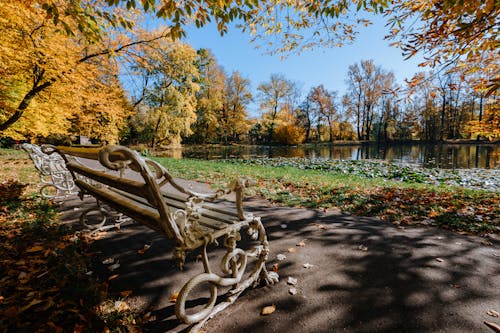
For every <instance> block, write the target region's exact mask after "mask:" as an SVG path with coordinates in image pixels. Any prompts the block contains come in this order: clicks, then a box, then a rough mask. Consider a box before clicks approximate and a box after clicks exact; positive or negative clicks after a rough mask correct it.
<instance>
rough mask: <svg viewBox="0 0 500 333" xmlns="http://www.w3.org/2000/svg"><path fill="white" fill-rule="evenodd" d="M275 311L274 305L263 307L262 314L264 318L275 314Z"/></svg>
mask: <svg viewBox="0 0 500 333" xmlns="http://www.w3.org/2000/svg"><path fill="white" fill-rule="evenodd" d="M275 311H276V305H274V304H272V305H268V306H265V307H263V308H262V310H261V312H260V314H261V315H263V316H267V315H270V314H272V313H274V312H275Z"/></svg>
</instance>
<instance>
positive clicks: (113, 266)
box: [108, 263, 120, 271]
mask: <svg viewBox="0 0 500 333" xmlns="http://www.w3.org/2000/svg"><path fill="white" fill-rule="evenodd" d="M119 267H120V264H119V263H116V264H114V265H111V266H108V269H109V270H110V271H114V270H115V269H118V268H119Z"/></svg>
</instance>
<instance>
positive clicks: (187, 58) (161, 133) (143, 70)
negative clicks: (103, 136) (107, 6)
mask: <svg viewBox="0 0 500 333" xmlns="http://www.w3.org/2000/svg"><path fill="white" fill-rule="evenodd" d="M133 59H134V61H135V63H134V66H133V67H134V68H137V69H140V70H139V71H137V74H138V75H139V80H140V81H141V82H147V85H146V86H145V87H144V88H143V89H142V90H143V92H141V95H142V97H141V99H140V100H141V103H139V104H137V105H136V107H138V108H139V111H138V112H139V113H142V114H143V115H144V116H143V117H142V119H143V120H144V121H145V122H146V125H147V126H146V128H143V129H142V131H147V132H148V133H149V134H150V145H151V147H152V148H154V147H155V146H156V145H157V144H165V143H166V144H171V145H178V144H180V142H181V137H182V136H188V135H190V134H191V133H192V131H191V125H192V124H193V123H194V122H195V121H196V113H195V108H196V93H197V92H198V91H199V84H198V81H199V71H198V67H197V60H198V55H197V53H196V51H195V50H194V49H193V48H192V47H190V46H188V45H186V44H182V43H180V42H169V41H167V40H165V39H159V40H155V41H152V42H149V43H147V44H143V43H141V44H138V45H136V46H135V53H134V57H133ZM141 75H147V76H148V80H143V79H142V78H141Z"/></svg>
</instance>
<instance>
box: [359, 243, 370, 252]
mask: <svg viewBox="0 0 500 333" xmlns="http://www.w3.org/2000/svg"><path fill="white" fill-rule="evenodd" d="M358 250H360V251H365V252H366V251H368V248H367V247H366V246H364V245H363V244H361V245H360V246H358Z"/></svg>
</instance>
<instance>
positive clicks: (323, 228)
mask: <svg viewBox="0 0 500 333" xmlns="http://www.w3.org/2000/svg"><path fill="white" fill-rule="evenodd" d="M314 225H315V226H317V227H318V229H322V230H325V229H326V226H325V225H324V224H320V223H314Z"/></svg>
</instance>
